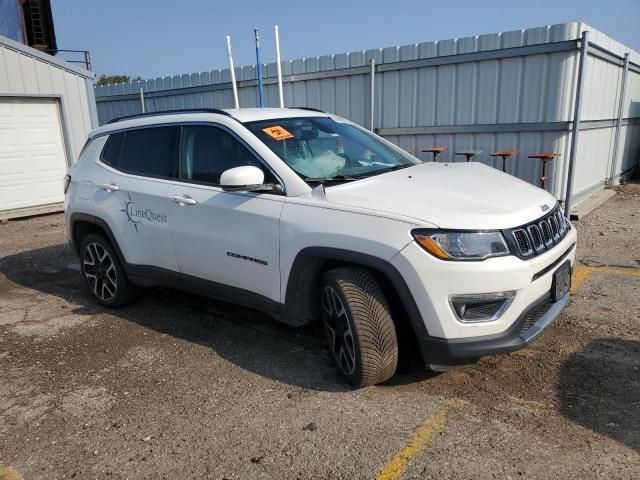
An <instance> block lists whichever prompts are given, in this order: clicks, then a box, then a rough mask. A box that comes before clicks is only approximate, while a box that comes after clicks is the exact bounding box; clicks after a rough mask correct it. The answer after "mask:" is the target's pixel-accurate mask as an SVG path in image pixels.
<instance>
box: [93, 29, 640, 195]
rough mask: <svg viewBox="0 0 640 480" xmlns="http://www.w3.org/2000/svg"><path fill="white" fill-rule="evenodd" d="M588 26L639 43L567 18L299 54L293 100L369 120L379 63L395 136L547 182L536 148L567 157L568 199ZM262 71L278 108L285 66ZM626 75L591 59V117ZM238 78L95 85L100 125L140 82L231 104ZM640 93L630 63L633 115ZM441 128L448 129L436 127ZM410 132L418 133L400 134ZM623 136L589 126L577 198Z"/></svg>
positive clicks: (416, 148) (218, 73) (176, 96)
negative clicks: (503, 156) (279, 72)
mask: <svg viewBox="0 0 640 480" xmlns="http://www.w3.org/2000/svg"><path fill="white" fill-rule="evenodd" d="M584 30H588V31H589V32H590V35H591V38H590V42H591V43H592V44H594V45H597V46H599V47H602V48H605V49H607V50H609V51H610V52H612V55H613V57H615V56H616V55H617V56H621V55H623V54H624V53H625V52H627V51H629V49H627V48H626V47H624V46H623V45H621V44H619V43H617V42H615V41H613V40H611V39H610V38H609V37H607V36H606V35H603V34H601V33H600V32H597V31H596V30H594V29H593V28H591V27H589V26H588V25H585V24H582V23H568V24H561V25H550V26H545V27H539V28H531V29H527V30H515V31H511V32H502V33H494V34H487V35H479V36H474V37H465V38H459V39H449V40H442V41H435V42H424V43H418V44H412V45H403V46H399V47H387V48H382V49H372V50H367V51H359V52H350V53H342V54H336V55H324V56H321V57H313V58H306V59H297V60H292V61H285V62H283V63H282V69H283V75H284V76H285V78H284V96H285V104H286V105H287V106H309V107H315V108H320V109H322V110H324V111H327V112H332V113H336V114H338V115H341V116H343V117H346V118H349V119H351V120H353V121H354V122H356V123H359V124H361V125H364V126H366V127H371V125H369V124H368V123H369V115H370V107H371V106H370V93H371V92H370V75H369V68H368V66H369V62H370V60H372V59H373V60H375V62H376V67H377V73H376V77H375V102H376V108H375V112H374V122H375V127H376V128H377V129H384V130H382V132H381V133H382V134H383V135H385V136H387V138H389V139H390V140H391V141H393V142H395V143H396V144H398V145H399V146H401V147H402V148H405V149H406V150H408V151H411V152H412V153H414V154H415V155H416V156H418V157H419V158H422V159H424V160H430V154H425V153H422V151H421V150H422V149H423V148H425V147H429V146H434V145H445V146H447V147H448V148H449V150H448V151H447V152H445V153H443V154H441V155H440V156H439V157H438V158H439V159H440V160H441V161H461V160H462V159H463V157H459V156H458V157H457V156H456V155H455V151H456V150H460V149H469V148H473V149H481V150H483V154H482V155H480V156H478V157H477V160H478V161H481V162H483V163H486V164H489V165H493V166H496V167H497V166H499V160H496V159H493V158H491V157H489V156H488V154H489V153H490V152H492V151H494V150H498V149H512V148H515V149H519V150H520V154H519V155H518V156H517V158H515V159H512V160H511V161H510V167H509V171H510V173H513V174H514V175H517V176H518V177H520V178H523V179H525V180H527V181H529V182H532V183H537V182H538V178H539V176H540V164H539V162H538V161H536V160H531V159H528V158H527V155H529V154H532V153H540V152H556V153H560V154H561V157H560V158H559V159H557V160H555V161H554V162H552V163H551V165H550V167H551V168H550V169H549V170H550V171H549V174H548V176H549V178H550V180H549V181H548V182H547V188H548V189H549V190H550V191H552V192H553V193H554V194H555V195H556V196H557V197H558V198H563V196H564V183H565V179H566V171H567V160H568V157H569V147H570V137H571V132H570V124H571V121H572V117H573V113H572V112H573V105H574V101H575V99H574V92H575V84H576V79H577V70H578V62H577V59H578V49H577V47H578V39H579V38H580V34H581V32H582V31H584ZM514 49H516V50H514ZM520 52H522V53H520ZM607 55H608V54H607ZM604 56H605V57H606V55H604ZM613 57H612V58H613ZM615 58H618V57H615ZM615 58H614V60H615ZM634 59H635V60H634ZM631 60H632V61H638V60H640V55H638V54H637V53H636V52H631ZM616 62H617V63H616ZM264 72H265V104H266V106H277V105H278V97H277V85H276V83H275V81H276V80H275V75H276V65H275V64H273V63H271V64H267V65H264ZM621 72H622V65H621V63H620V62H619V61H617V60H616V61H614V62H612V61H607V60H606V59H602V58H600V57H596V56H595V55H593V54H592V55H590V56H589V57H588V61H587V66H586V72H585V88H584V97H583V110H582V111H583V114H582V117H583V120H585V121H589V120H610V121H614V119H615V118H616V117H617V113H618V112H617V110H618V103H619V96H620V94H621V91H620V88H621ZM289 75H292V76H291V77H288V76H289ZM236 79H237V81H238V94H239V99H240V105H241V106H242V107H253V106H257V102H258V96H257V87H256V85H255V83H256V82H255V79H256V69H255V66H247V67H238V68H236ZM229 80H230V73H229V70H228V69H222V70H212V71H210V72H201V73H193V74H190V75H178V76H174V77H165V78H156V79H149V80H143V81H140V82H134V83H132V84H126V85H107V86H102V87H97V88H96V96H97V101H98V114H99V118H100V122H101V123H104V122H106V121H108V120H109V119H111V118H114V117H117V116H123V115H130V114H135V113H138V112H140V111H141V106H140V101H139V98H138V94H139V89H140V88H143V89H144V91H145V93H146V94H147V96H146V100H145V108H146V111H147V112H153V111H156V110H168V109H176V108H197V107H212V108H228V107H232V105H233V102H232V95H231V86H230V84H229V83H228V82H229ZM639 89H640V74H637V73H633V72H631V71H630V72H629V79H628V82H627V95H626V97H628V98H627V99H626V100H625V102H624V103H623V108H624V114H623V116H624V117H625V118H626V117H627V116H629V117H640V103H639V102H640V91H639ZM127 95H128V96H127ZM434 127H437V132H438V133H433V128H434ZM403 128H404V129H406V128H409V129H414V130H410V131H401V130H400V129H403ZM638 128H640V127H637V126H635V125H634V126H628V127H624V128H623V129H621V134H620V152H619V155H618V156H619V158H620V162H619V165H620V170H621V171H624V170H625V168H626V170H628V169H629V168H630V166H631V165H632V164H633V162H635V161H637V160H634V158H635V157H634V156H633V151H634V150H633V149H634V148H637V147H636V146H635V145H636V144H637V141H636V139H637V138H638V135H637V134H636V133H635V132H636V131H637V130H638ZM420 129H427V130H428V129H431V131H429V132H420ZM614 132H615V127H614V125H613V124H612V123H611V124H610V125H608V127H607V128H601V129H598V130H586V131H585V132H581V138H580V142H579V145H578V147H579V149H578V157H577V163H576V165H577V170H578V173H577V174H576V182H575V192H577V193H578V194H582V193H583V192H587V191H590V190H592V189H593V188H594V187H597V186H598V185H601V184H602V183H603V182H604V179H605V178H606V177H607V176H608V172H607V169H608V168H609V167H608V166H607V165H610V162H611V155H612V152H613V149H614V148H613V147H614V145H613V143H614V138H615V134H614ZM623 159H624V160H623Z"/></svg>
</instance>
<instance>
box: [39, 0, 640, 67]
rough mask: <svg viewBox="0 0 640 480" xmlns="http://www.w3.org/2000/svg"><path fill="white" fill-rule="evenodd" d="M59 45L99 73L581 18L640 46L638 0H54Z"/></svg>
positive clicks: (212, 63)
mask: <svg viewBox="0 0 640 480" xmlns="http://www.w3.org/2000/svg"><path fill="white" fill-rule="evenodd" d="M52 5H53V15H54V21H55V27H56V36H57V39H58V48H68V49H81V50H90V51H91V55H92V60H93V65H94V70H95V71H96V73H98V74H103V73H111V74H128V75H132V76H138V75H140V76H142V77H144V78H152V77H156V76H166V75H175V74H179V73H191V72H197V71H203V70H210V69H214V68H225V67H226V66H227V57H226V44H225V35H231V38H232V42H233V53H234V61H235V64H236V66H242V65H247V64H252V63H254V62H255V50H254V46H253V28H259V29H260V32H261V41H262V45H263V49H262V60H263V61H264V62H269V61H273V60H274V58H275V53H274V49H273V25H274V24H278V25H279V26H280V37H281V49H282V58H283V59H294V58H301V57H310V56H315V55H324V54H331V53H340V52H349V51H354V50H365V49H368V48H378V47H386V46H392V45H403V44H407V43H417V42H424V41H431V40H443V39H447V38H455V37H464V36H469V35H476V34H482V33H493V32H498V31H506V30H516V29H520V28H528V27H537V26H542V25H548V24H554V23H564V22H570V21H583V22H586V23H588V24H590V25H592V26H593V27H595V28H597V29H599V30H601V31H603V32H604V33H606V34H607V35H609V36H610V37H612V38H614V39H616V40H618V41H620V42H622V43H624V44H626V45H628V46H629V47H631V48H634V49H635V50H638V51H640V0H597V1H596V0H534V1H523V0H444V1H443V0H439V1H431V0H422V1H420V0H406V1H402V0H395V1H393V0H391V1H389V0H387V1H378V0H369V1H348V0H341V1H335V0H315V1H314V0H298V1H290V0H289V1H282V0H262V1H254V0H235V1H229V0H224V1H222V0H208V1H207V0H183V1H178V0H153V1H152V0H135V1H134V0H108V1H97V0H52Z"/></svg>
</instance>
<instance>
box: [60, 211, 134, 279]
mask: <svg viewBox="0 0 640 480" xmlns="http://www.w3.org/2000/svg"><path fill="white" fill-rule="evenodd" d="M78 222H86V223H91V224H93V225H96V226H97V227H99V228H100V229H101V230H103V231H104V233H105V234H106V235H107V237H108V239H109V242H111V245H113V248H114V250H115V251H116V255H117V256H118V260H120V263H121V264H122V265H128V264H127V261H126V259H125V258H124V254H123V253H122V250H121V249H120V245H118V242H117V241H116V237H115V235H114V234H113V231H112V230H111V227H110V226H109V224H108V223H107V222H105V221H104V220H103V219H102V218H100V217H96V216H95V215H91V214H89V213H84V212H74V213H72V214H71V217H69V233H70V237H71V238H70V239H69V241H70V242H71V244H72V245H73V247H74V249H75V250H76V252H77V251H79V249H80V245H76V243H75V224H76V223H78ZM125 268H126V267H125Z"/></svg>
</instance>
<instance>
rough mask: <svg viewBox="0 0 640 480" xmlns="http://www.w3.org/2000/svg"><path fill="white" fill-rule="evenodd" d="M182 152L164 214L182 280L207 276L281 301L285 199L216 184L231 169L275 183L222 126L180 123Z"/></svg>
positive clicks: (249, 153)
mask: <svg viewBox="0 0 640 480" xmlns="http://www.w3.org/2000/svg"><path fill="white" fill-rule="evenodd" d="M180 150H181V154H180V162H181V163H180V180H179V181H175V182H173V184H172V185H171V187H170V189H169V198H170V199H172V200H170V201H169V218H170V219H171V221H170V223H171V231H172V235H173V241H174V245H175V251H176V257H177V260H178V264H179V266H180V271H181V272H182V273H183V274H185V281H187V282H188V281H189V280H190V278H189V277H192V278H191V280H192V279H193V278H196V279H205V280H209V281H211V282H216V283H219V284H221V285H224V286H231V287H235V288H237V289H242V290H248V291H250V292H253V293H256V294H258V295H260V296H262V297H267V298H269V299H271V300H274V301H276V302H279V301H280V268H279V258H280V251H279V238H280V231H279V224H280V214H281V213H282V207H283V205H284V198H285V197H284V196H283V195H279V194H272V193H251V192H225V191H223V190H222V188H220V175H221V173H222V172H224V171H225V170H227V169H229V168H233V167H238V166H243V165H254V166H257V167H259V168H262V169H263V171H264V172H265V179H266V180H265V181H266V182H269V183H275V182H277V180H276V178H275V176H274V175H273V174H272V173H271V172H270V170H269V169H268V168H267V167H266V166H264V165H263V164H262V162H261V161H260V160H259V159H258V158H257V156H256V155H255V154H254V153H253V151H251V150H250V149H249V148H248V147H247V145H246V144H245V143H244V142H243V141H242V140H240V139H239V138H238V137H237V136H236V135H235V134H233V133H232V132H231V131H230V130H227V129H226V128H223V127H221V126H220V127H219V126H212V125H184V126H183V129H182V140H181V148H180ZM235 293H238V292H235ZM247 303H249V304H250V299H248V298H247Z"/></svg>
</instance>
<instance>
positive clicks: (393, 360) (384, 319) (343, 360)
mask: <svg viewBox="0 0 640 480" xmlns="http://www.w3.org/2000/svg"><path fill="white" fill-rule="evenodd" d="M321 306H322V320H323V323H324V330H325V333H326V336H327V341H328V343H329V350H330V351H331V354H332V356H333V358H334V360H335V361H336V364H337V365H338V369H339V371H340V373H341V374H342V375H343V376H344V377H345V378H346V380H347V381H348V382H349V383H350V384H351V385H352V386H354V387H364V386H367V385H375V384H378V383H382V382H384V381H386V380H388V379H389V378H391V377H392V376H393V374H394V373H395V371H396V367H397V365H398V340H397V337H396V329H395V326H394V324H393V319H392V318H391V312H390V310H389V306H388V304H387V300H386V298H385V296H384V294H383V293H382V289H381V288H380V285H379V284H378V282H377V281H376V279H375V278H374V276H373V275H372V274H371V272H369V271H368V270H366V269H364V268H360V267H343V268H336V269H334V270H330V271H328V272H327V273H326V274H325V275H324V277H323V279H322V285H321Z"/></svg>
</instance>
